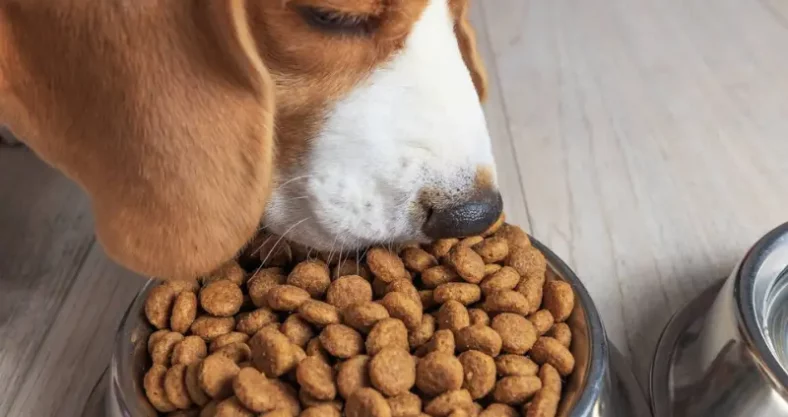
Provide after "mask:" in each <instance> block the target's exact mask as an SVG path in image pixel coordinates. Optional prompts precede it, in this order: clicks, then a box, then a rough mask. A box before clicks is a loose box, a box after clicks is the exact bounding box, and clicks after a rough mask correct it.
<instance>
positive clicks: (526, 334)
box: [490, 313, 538, 355]
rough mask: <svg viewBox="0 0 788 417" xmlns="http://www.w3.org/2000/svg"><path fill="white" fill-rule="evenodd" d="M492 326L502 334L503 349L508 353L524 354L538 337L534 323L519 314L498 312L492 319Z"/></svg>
mask: <svg viewBox="0 0 788 417" xmlns="http://www.w3.org/2000/svg"><path fill="white" fill-rule="evenodd" d="M490 327H492V329H493V330H495V331H496V332H498V335H500V336H501V341H502V342H503V344H502V349H503V351H504V352H507V353H515V354H518V355H524V354H525V352H527V351H528V350H529V349H531V346H533V345H534V343H535V342H536V338H537V337H538V335H537V333H536V328H535V327H534V325H533V324H531V322H530V321H528V319H526V318H525V317H523V316H521V315H519V314H514V313H501V314H498V315H497V316H495V317H494V318H493V319H492V323H491V324H490Z"/></svg>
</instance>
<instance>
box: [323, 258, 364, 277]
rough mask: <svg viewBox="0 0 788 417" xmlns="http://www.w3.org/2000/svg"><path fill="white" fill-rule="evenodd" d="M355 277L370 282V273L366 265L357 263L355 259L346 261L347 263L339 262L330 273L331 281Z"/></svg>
mask: <svg viewBox="0 0 788 417" xmlns="http://www.w3.org/2000/svg"><path fill="white" fill-rule="evenodd" d="M351 275H356V276H359V277H361V278H364V279H365V280H366V281H371V280H372V273H371V272H369V269H368V268H367V267H366V265H364V264H361V263H359V262H358V261H357V260H355V259H348V260H347V261H343V262H340V263H339V264H337V265H336V266H334V269H333V270H332V271H331V279H338V278H341V277H346V276H351Z"/></svg>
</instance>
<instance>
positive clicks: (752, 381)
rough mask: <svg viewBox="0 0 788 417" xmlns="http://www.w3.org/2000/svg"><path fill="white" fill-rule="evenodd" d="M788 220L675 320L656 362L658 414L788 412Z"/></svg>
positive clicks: (730, 416) (743, 416)
mask: <svg viewBox="0 0 788 417" xmlns="http://www.w3.org/2000/svg"><path fill="white" fill-rule="evenodd" d="M787 365H788V223H786V224H783V225H782V226H779V227H777V228H776V229H774V230H772V231H771V232H769V233H768V234H767V235H766V236H764V237H763V238H762V239H761V240H760V241H758V242H757V243H756V244H755V245H754V246H753V247H752V248H751V249H750V250H749V251H748V252H747V254H746V255H745V256H744V258H743V259H742V261H741V262H739V264H738V265H737V266H736V268H735V269H734V270H733V273H732V274H731V275H730V277H728V278H727V279H726V280H724V282H719V283H717V284H715V285H713V286H711V287H710V288H709V289H707V290H706V291H705V292H704V293H703V294H701V295H700V296H699V297H698V298H696V299H695V300H694V301H692V302H691V303H689V304H688V305H687V306H686V307H685V308H684V309H682V310H681V311H679V312H678V313H677V314H676V315H675V316H674V317H673V318H672V319H671V321H670V322H669V324H668V326H667V327H666V328H665V331H664V332H663V334H662V336H661V337H660V341H659V345H658V347H657V352H656V356H655V358H654V362H653V364H652V369H651V404H652V409H653V412H654V415H656V416H660V417H663V416H664V417H690V416H692V417H695V416H714V417H752V416H769V417H772V416H774V417H777V416H788V372H786V366H787Z"/></svg>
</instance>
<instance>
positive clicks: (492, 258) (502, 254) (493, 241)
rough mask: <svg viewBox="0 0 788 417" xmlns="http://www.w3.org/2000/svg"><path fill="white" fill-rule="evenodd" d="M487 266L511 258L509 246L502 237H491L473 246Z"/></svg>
mask: <svg viewBox="0 0 788 417" xmlns="http://www.w3.org/2000/svg"><path fill="white" fill-rule="evenodd" d="M473 250H475V251H476V253H478V254H479V256H481V257H482V260H483V261H484V263H486V264H490V263H494V262H501V261H503V260H504V259H506V257H507V256H509V244H508V243H507V242H506V239H504V238H502V237H490V238H487V239H484V240H483V241H481V242H479V243H477V244H475V245H473Z"/></svg>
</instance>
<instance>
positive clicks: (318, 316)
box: [298, 300, 339, 327]
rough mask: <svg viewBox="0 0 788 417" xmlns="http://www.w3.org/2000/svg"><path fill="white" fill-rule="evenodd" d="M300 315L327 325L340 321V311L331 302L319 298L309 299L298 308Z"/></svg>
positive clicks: (315, 323) (316, 322) (313, 322)
mask: <svg viewBox="0 0 788 417" xmlns="http://www.w3.org/2000/svg"><path fill="white" fill-rule="evenodd" d="M298 315H299V316H301V318H302V319H304V320H306V321H307V322H309V323H311V324H313V325H315V326H318V327H325V326H328V325H329V324H336V323H339V312H338V311H337V308H336V307H334V306H332V305H331V304H328V303H324V302H322V301H317V300H309V301H307V302H305V303H304V304H301V307H299V308H298Z"/></svg>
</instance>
